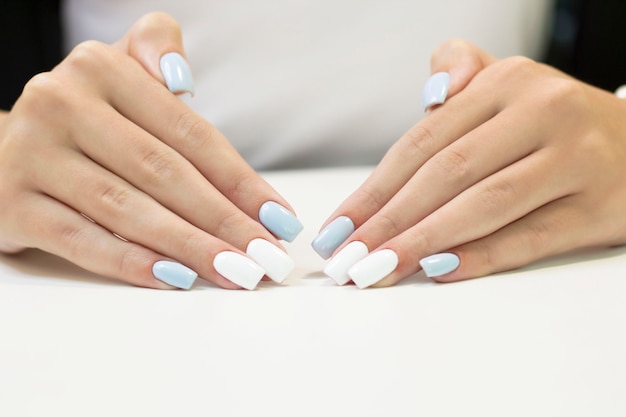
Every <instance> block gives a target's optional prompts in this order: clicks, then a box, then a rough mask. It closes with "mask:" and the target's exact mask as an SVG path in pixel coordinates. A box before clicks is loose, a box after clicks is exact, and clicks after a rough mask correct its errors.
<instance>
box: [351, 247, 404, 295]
mask: <svg viewBox="0 0 626 417" xmlns="http://www.w3.org/2000/svg"><path fill="white" fill-rule="evenodd" d="M396 266H398V255H397V254H396V253H395V252H394V251H392V250H391V249H383V250H379V251H376V252H373V253H371V254H370V255H369V256H367V257H366V258H364V259H362V260H361V261H359V262H357V263H356V264H355V265H353V266H352V268H350V269H349V270H348V275H349V276H350V278H351V279H352V281H354V283H355V284H356V285H357V286H358V287H359V288H367V287H369V286H370V285H374V284H376V283H377V282H378V281H380V280H381V279H383V278H385V277H386V276H387V275H389V274H391V273H392V272H393V270H394V269H396Z"/></svg>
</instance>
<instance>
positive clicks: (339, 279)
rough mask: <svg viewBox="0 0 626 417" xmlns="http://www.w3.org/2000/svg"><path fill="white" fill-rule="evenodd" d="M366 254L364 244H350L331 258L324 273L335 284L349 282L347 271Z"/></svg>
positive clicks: (357, 242) (355, 242) (356, 242)
mask: <svg viewBox="0 0 626 417" xmlns="http://www.w3.org/2000/svg"><path fill="white" fill-rule="evenodd" d="M368 253H369V251H368V250H367V246H365V243H363V242H359V241H358V240H355V241H354V242H350V243H348V244H347V245H346V247H345V248H343V249H341V250H340V251H339V252H338V253H337V254H336V255H335V256H333V259H331V260H330V262H328V264H327V265H326V267H325V268H324V273H325V274H326V275H328V276H329V277H331V278H332V279H334V280H335V282H336V283H337V284H339V285H344V284H345V283H347V282H348V281H350V276H349V275H348V270H349V269H350V268H352V266H353V265H354V264H356V263H357V262H359V261H360V260H361V259H363V258H365V257H366V256H367V254H368Z"/></svg>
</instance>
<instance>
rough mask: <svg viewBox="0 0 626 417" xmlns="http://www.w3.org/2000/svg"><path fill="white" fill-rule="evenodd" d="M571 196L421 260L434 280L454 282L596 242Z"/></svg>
mask: <svg viewBox="0 0 626 417" xmlns="http://www.w3.org/2000/svg"><path fill="white" fill-rule="evenodd" d="M578 198H579V196H578V195H577V196H568V197H565V198H562V199H559V200H557V201H554V202H552V203H550V204H548V205H546V206H544V207H540V208H539V209H537V210H535V211H533V212H531V213H529V214H528V215H526V216H524V217H522V218H521V219H519V220H517V221H515V222H513V223H511V224H509V225H508V226H506V227H504V228H502V229H500V230H498V231H496V232H494V233H492V234H490V235H488V236H485V237H484V238H481V239H478V240H476V241H473V242H470V243H467V244H463V245H461V246H458V247H456V248H454V249H452V250H450V251H449V253H447V254H434V255H430V256H428V257H427V258H425V259H422V260H421V261H420V264H421V265H422V267H423V269H424V272H426V274H427V275H428V276H430V277H431V278H433V279H434V280H435V281H438V282H453V281H460V280H465V279H470V278H478V277H482V276H485V275H490V274H494V273H497V272H502V271H508V270H511V269H515V268H518V267H521V266H524V265H528V264H529V263H532V262H535V261H537V260H540V259H542V258H546V257H549V256H553V255H557V254H560V253H564V252H566V251H569V250H574V249H578V248H581V247H584V246H587V245H589V244H592V243H593V242H592V241H590V240H589V239H588V237H587V236H584V233H583V231H585V230H587V227H585V226H586V223H585V220H584V218H585V216H584V213H582V212H581V210H580V208H579V207H580V205H579V204H577V203H576V200H577V199H578Z"/></svg>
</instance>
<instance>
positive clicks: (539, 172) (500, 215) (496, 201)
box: [349, 148, 578, 287]
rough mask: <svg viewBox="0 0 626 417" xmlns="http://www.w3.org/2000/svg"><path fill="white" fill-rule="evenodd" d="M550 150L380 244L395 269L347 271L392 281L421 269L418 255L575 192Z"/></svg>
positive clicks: (366, 279) (361, 278) (360, 278)
mask: <svg viewBox="0 0 626 417" xmlns="http://www.w3.org/2000/svg"><path fill="white" fill-rule="evenodd" d="M554 152H557V151H556V150H555V149H551V148H544V149H542V150H541V151H538V152H536V153H533V154H532V155H530V156H529V157H527V158H524V159H523V160H521V161H519V162H517V163H515V164H513V165H510V166H508V167H507V168H505V169H503V170H501V171H499V172H498V173H496V174H494V175H492V176H490V177H488V178H486V179H484V180H483V181H480V182H479V183H478V184H476V185H475V186H473V187H471V188H469V189H468V190H466V191H464V192H463V193H461V194H460V195H458V196H457V197H455V198H454V199H453V200H452V201H450V202H448V203H447V204H445V205H444V206H443V207H441V208H440V209H438V210H437V211H435V212H434V213H433V214H431V215H429V216H428V217H426V218H425V219H424V220H423V221H421V222H420V223H418V224H417V225H415V226H413V227H412V228H410V229H408V230H407V231H405V232H404V233H402V234H400V235H398V236H397V237H395V238H393V239H391V240H390V241H388V242H386V243H384V244H383V245H381V247H379V248H378V249H379V250H377V251H381V249H386V250H388V251H390V252H392V254H393V255H394V256H395V260H396V262H397V265H396V266H397V267H396V266H394V268H393V270H391V271H388V270H379V271H378V272H377V271H376V268H373V267H371V268H370V270H371V272H367V271H363V268H362V266H361V267H359V263H357V264H356V265H354V266H353V267H352V268H351V270H350V271H351V272H349V274H350V276H351V277H352V279H353V280H354V281H355V282H356V283H357V285H359V286H362V287H366V286H370V285H376V286H387V285H392V284H395V283H397V282H398V281H400V280H401V279H403V278H405V277H407V276H409V275H411V274H413V273H415V272H417V271H418V270H419V265H418V263H417V262H416V260H418V259H422V258H424V257H426V256H428V255H429V254H433V253H439V252H441V251H443V250H446V249H447V248H450V247H455V246H458V245H461V244H464V243H468V242H472V241H474V240H477V239H480V238H483V237H485V236H488V235H490V234H491V233H494V232H495V231H496V230H499V229H501V228H502V227H504V226H506V225H507V224H509V223H512V222H514V221H516V220H517V219H519V218H521V217H523V216H525V215H527V214H528V213H530V212H532V211H534V210H536V209H537V208H539V207H542V206H544V205H546V204H548V203H549V202H551V201H555V200H558V199H560V198H563V197H565V196H567V195H570V194H575V193H576V191H577V187H578V183H577V181H576V180H575V179H573V178H570V177H567V178H562V177H561V176H559V175H555V172H560V171H559V170H561V169H562V168H563V167H562V166H558V165H559V164H558V163H555V162H554V161H558V155H555V154H554ZM538 185H540V186H538ZM377 251H375V252H374V253H372V254H371V255H370V256H371V257H373V258H374V259H375V260H376V262H382V260H377V259H376V258H377V257H381V256H380V255H377V256H373V255H376V252H377ZM366 260H367V258H365V259H364V260H363V261H362V262H365V261H366ZM352 269H354V271H352ZM383 272H385V274H384V275H381V274H382V273H383ZM353 275H354V276H353Z"/></svg>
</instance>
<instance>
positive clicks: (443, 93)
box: [422, 72, 450, 111]
mask: <svg viewBox="0 0 626 417" xmlns="http://www.w3.org/2000/svg"><path fill="white" fill-rule="evenodd" d="M449 88H450V74H448V73H447V72H438V73H436V74H433V75H431V76H430V78H429V79H428V80H426V84H424V90H423V91H422V108H423V109H424V111H427V110H428V109H429V108H430V107H432V106H434V105H436V104H443V103H444V102H445V101H446V98H447V97H448V89H449Z"/></svg>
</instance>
